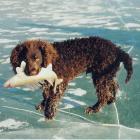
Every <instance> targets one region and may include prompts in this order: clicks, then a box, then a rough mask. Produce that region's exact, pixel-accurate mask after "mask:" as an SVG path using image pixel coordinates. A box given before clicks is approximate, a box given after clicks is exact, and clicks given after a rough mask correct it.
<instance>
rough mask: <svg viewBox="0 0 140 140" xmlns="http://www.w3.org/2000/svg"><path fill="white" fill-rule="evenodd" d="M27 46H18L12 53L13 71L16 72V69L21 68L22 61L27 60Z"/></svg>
mask: <svg viewBox="0 0 140 140" xmlns="http://www.w3.org/2000/svg"><path fill="white" fill-rule="evenodd" d="M25 52H26V46H24V45H23V44H18V45H17V46H16V47H15V48H14V49H13V50H12V52H11V56H10V63H11V65H12V66H13V71H14V72H15V73H17V72H16V67H20V64H21V61H23V60H24V59H25Z"/></svg>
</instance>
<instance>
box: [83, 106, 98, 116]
mask: <svg viewBox="0 0 140 140" xmlns="http://www.w3.org/2000/svg"><path fill="white" fill-rule="evenodd" d="M96 112H99V109H98V108H95V107H88V108H86V109H85V113H86V114H89V115H90V114H93V113H96Z"/></svg>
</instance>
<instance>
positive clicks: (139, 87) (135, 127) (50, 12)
mask: <svg viewBox="0 0 140 140" xmlns="http://www.w3.org/2000/svg"><path fill="white" fill-rule="evenodd" d="M92 35H96V36H101V37H104V38H107V39H110V40H112V42H114V43H116V44H118V45H119V46H121V47H122V49H124V50H125V51H127V52H128V53H130V55H131V56H132V57H133V64H134V74H133V77H132V79H131V81H130V82H129V84H127V85H125V84H124V80H125V77H126V72H125V70H124V68H123V66H121V68H120V71H119V72H118V75H117V79H118V80H119V83H120V90H119V92H118V96H117V102H116V103H115V104H112V105H110V106H106V107H105V108H103V109H102V110H101V111H100V112H99V113H97V114H93V115H90V116H88V115H86V114H84V109H85V108H86V107H87V106H88V105H92V104H94V103H95V102H96V100H97V98H96V94H95V89H94V87H93V86H92V81H91V79H90V75H88V76H86V75H85V74H83V75H80V76H79V77H77V78H76V79H75V80H74V81H72V82H71V83H70V84H69V89H68V90H67V91H66V94H65V96H64V98H63V100H62V101H61V103H60V107H59V111H58V113H57V116H56V118H55V119H54V120H53V121H45V120H44V118H43V114H42V113H41V112H37V111H35V108H34V105H35V104H37V103H39V102H40V100H41V99H42V96H41V91H39V90H37V91H35V92H32V91H30V90H29V89H28V88H15V89H5V88H3V83H4V82H5V81H6V80H7V79H9V78H10V77H11V76H12V75H13V72H12V70H11V66H10V64H9V56H10V53H11V50H12V48H14V47H15V45H16V44H17V43H18V42H20V41H24V40H26V39H36V38H37V39H46V40H48V41H50V42H52V41H59V40H65V39H69V38H75V37H86V36H92ZM139 59H140V1H139V0H133V1H132V0H105V1H103V0H89V1H88V0H20V1H19V0H0V138H54V139H58V138H59V139H67V138H73V139H74V138H81V139H82V138H103V139H104V138H126V139H127V138H133V139H134V138H140V74H139V73H140V61H139Z"/></svg>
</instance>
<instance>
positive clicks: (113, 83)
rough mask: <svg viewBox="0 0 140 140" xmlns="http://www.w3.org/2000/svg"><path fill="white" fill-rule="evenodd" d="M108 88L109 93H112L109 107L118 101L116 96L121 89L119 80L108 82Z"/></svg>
mask: <svg viewBox="0 0 140 140" xmlns="http://www.w3.org/2000/svg"><path fill="white" fill-rule="evenodd" d="M108 86H109V91H110V93H111V96H110V99H109V100H108V101H107V104H108V105H109V104H111V103H113V102H115V101H116V94H117V91H118V89H119V84H118V82H117V80H114V79H112V80H110V81H108Z"/></svg>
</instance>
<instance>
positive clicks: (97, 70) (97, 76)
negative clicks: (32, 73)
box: [11, 37, 133, 119]
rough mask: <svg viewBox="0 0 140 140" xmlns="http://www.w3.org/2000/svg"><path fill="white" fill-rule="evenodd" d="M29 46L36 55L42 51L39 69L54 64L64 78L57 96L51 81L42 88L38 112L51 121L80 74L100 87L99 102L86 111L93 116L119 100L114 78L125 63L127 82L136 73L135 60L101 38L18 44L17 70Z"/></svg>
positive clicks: (14, 62) (13, 58) (14, 56)
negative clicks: (70, 84) (133, 65)
mask: <svg viewBox="0 0 140 140" xmlns="http://www.w3.org/2000/svg"><path fill="white" fill-rule="evenodd" d="M29 46H32V47H33V49H31V50H33V51H34V52H38V50H39V51H40V52H41V54H42V62H41V65H39V66H38V67H46V66H47V65H48V64H49V63H52V64H53V70H54V71H55V72H56V74H57V75H58V77H59V78H63V83H62V84H60V85H59V86H58V87H57V93H56V94H55V93H53V90H52V87H51V86H50V85H49V84H48V83H47V82H46V83H45V84H44V85H43V86H42V87H43V100H42V102H41V104H39V105H38V106H36V109H41V110H44V115H45V117H46V118H47V119H52V118H53V117H54V116H55V114H56V109H57V107H58V104H59V101H60V99H61V97H62V96H63V95H64V91H65V90H66V88H67V85H68V83H69V82H70V81H71V80H73V79H74V78H75V77H76V76H78V75H79V74H81V73H84V72H86V73H87V74H88V73H91V74H92V80H93V85H94V87H95V88H96V93H97V97H98V101H97V103H96V104H94V105H93V106H91V107H88V108H87V109H86V113H89V114H90V113H92V112H98V111H99V110H100V109H101V108H102V107H103V106H104V105H106V104H110V103H112V102H114V101H115V99H116V93H117V89H118V88H119V85H118V83H117V81H116V80H115V79H114V78H115V77H116V73H117V71H118V70H119V66H120V62H123V64H124V67H125V69H126V71H127V77H126V81H125V82H126V83H127V82H128V81H129V79H130V78H131V75H132V72H133V70H132V59H131V57H130V56H129V55H128V54H127V53H125V52H124V51H123V50H121V49H120V48H119V47H117V46H116V45H115V44H113V43H112V42H111V41H109V40H106V39H103V38H100V37H89V38H79V39H78V38H76V39H72V40H66V41H62V42H54V43H48V42H47V41H41V40H30V41H25V42H23V43H20V44H18V45H17V46H16V47H15V48H14V49H13V51H12V54H11V64H12V66H13V70H14V71H15V68H16V67H17V66H19V65H20V63H21V61H22V59H23V56H25V54H24V51H23V50H24V48H27V47H28V49H29V48H30V47H29ZM23 54H24V55H23ZM29 67H30V66H29Z"/></svg>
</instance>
